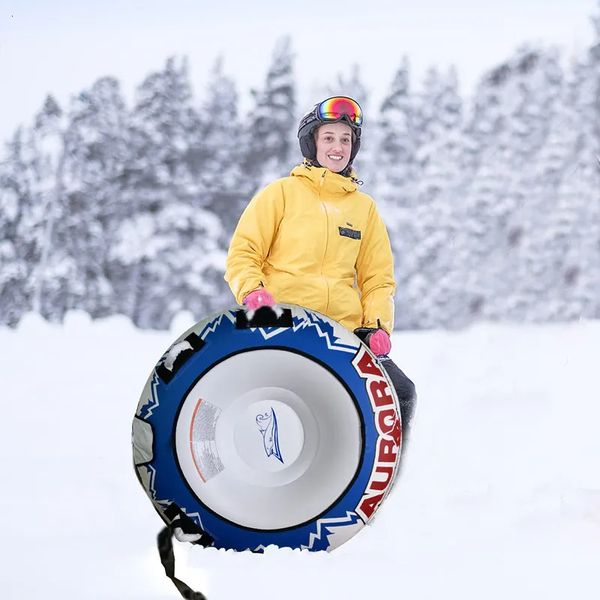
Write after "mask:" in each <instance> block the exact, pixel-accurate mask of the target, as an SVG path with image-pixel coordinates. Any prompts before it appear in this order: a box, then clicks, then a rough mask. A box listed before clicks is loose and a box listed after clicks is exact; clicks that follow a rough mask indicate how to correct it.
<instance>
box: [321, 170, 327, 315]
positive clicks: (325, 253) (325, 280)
mask: <svg viewBox="0 0 600 600" xmlns="http://www.w3.org/2000/svg"><path fill="white" fill-rule="evenodd" d="M326 173H327V171H323V174H322V175H321V181H320V184H319V199H320V200H321V205H322V206H323V210H324V211H325V251H324V252H323V258H322V259H321V279H323V283H324V285H325V310H324V311H323V312H324V313H325V314H327V311H328V310H329V285H328V283H327V279H326V278H325V275H323V265H324V264H325V257H326V256H327V246H329V213H328V212H327V204H326V203H325V202H323V199H322V198H321V191H322V189H323V184H324V183H325V174H326Z"/></svg>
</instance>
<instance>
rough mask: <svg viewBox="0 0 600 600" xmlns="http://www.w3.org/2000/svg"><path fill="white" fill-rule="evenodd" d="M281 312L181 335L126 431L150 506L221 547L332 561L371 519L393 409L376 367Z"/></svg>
mask: <svg viewBox="0 0 600 600" xmlns="http://www.w3.org/2000/svg"><path fill="white" fill-rule="evenodd" d="M280 307H281V308H282V309H284V310H283V314H281V315H279V316H276V315H275V313H274V312H273V311H272V310H271V309H267V308H262V309H259V310H258V311H257V312H256V315H254V316H253V319H252V321H250V322H248V320H247V318H248V316H247V314H246V313H245V311H244V310H240V309H239V307H236V308H233V309H231V310H227V311H225V312H222V313H219V314H217V315H213V316H212V317H210V318H207V319H205V320H203V321H201V322H199V323H197V324H196V325H195V326H194V327H192V328H191V329H189V330H188V331H187V332H185V333H184V334H183V335H182V336H181V337H180V338H179V339H177V340H176V341H175V343H174V344H173V345H172V346H171V347H170V348H169V349H168V350H167V351H166V352H165V354H164V355H163V357H162V358H161V359H160V361H159V362H158V364H157V365H156V367H155V368H154V370H153V371H152V373H151V375H150V377H149V379H148V381H147V383H146V386H145V388H144V390H143V393H142V395H141V399H140V401H139V404H138V407H137V411H136V414H135V417H134V420H133V456H134V464H135V470H136V473H137V476H138V479H139V481H140V483H141V484H142V486H143V487H144V490H145V491H146V493H147V494H148V496H149V497H150V499H151V501H152V503H153V505H154V507H155V508H156V510H157V511H158V513H159V514H160V516H161V517H162V518H163V520H164V521H165V523H166V524H167V525H173V522H174V520H175V518H176V517H178V516H181V517H183V518H185V519H186V520H187V521H188V522H189V523H191V524H193V526H194V527H195V528H197V529H198V530H199V531H200V530H201V531H202V532H205V533H206V534H207V537H206V538H205V539H208V540H210V542H209V545H213V546H215V547H217V548H228V549H229V548H231V549H235V550H253V551H260V550H261V549H263V548H265V547H266V546H268V545H270V544H275V545H277V546H279V547H291V548H302V549H308V550H332V549H334V548H335V547H337V546H339V545H340V544H342V543H344V542H345V541H347V540H348V539H349V538H350V537H352V536H353V535H354V534H355V533H357V532H358V531H359V530H360V529H361V528H362V527H363V526H364V525H365V524H366V523H368V522H369V521H370V520H371V519H372V517H373V515H374V513H375V511H376V510H377V509H378V507H379V506H380V505H381V502H382V501H383V500H384V498H385V497H386V495H387V494H388V492H389V490H390V488H391V486H392V483H393V481H394V478H395V476H396V472H397V468H398V465H399V459H400V451H401V435H402V426H401V420H400V411H399V407H398V400H397V398H396V394H395V392H394V388H393V386H392V384H391V382H390V381H389V379H388V378H387V376H386V374H385V371H384V370H383V369H382V368H381V367H380V365H379V363H378V361H377V359H376V358H375V357H374V355H373V354H372V353H371V352H370V350H369V349H368V348H367V347H366V346H365V345H364V344H363V343H362V342H361V341H360V340H359V339H358V338H357V337H356V336H355V335H354V334H353V333H351V332H349V331H348V330H347V329H345V328H344V327H342V326H341V325H340V324H338V323H336V322H335V321H332V320H331V319H329V318H328V317H325V316H323V315H321V314H319V313H316V312H314V311H310V310H307V309H304V308H301V307H298V306H293V305H280ZM192 530H193V528H192ZM204 545H206V543H205V544H204Z"/></svg>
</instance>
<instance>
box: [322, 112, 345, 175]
mask: <svg viewBox="0 0 600 600" xmlns="http://www.w3.org/2000/svg"><path fill="white" fill-rule="evenodd" d="M315 143H316V145H317V161H318V162H319V164H320V165H321V166H322V167H327V168H328V169H329V170H330V171H333V172H334V173H340V172H341V171H343V170H344V169H345V168H346V167H347V166H348V163H349V162H350V152H351V150H352V128H351V127H350V125H346V123H341V122H338V123H325V124H324V125H321V126H320V127H319V129H318V130H317V133H316V135H315Z"/></svg>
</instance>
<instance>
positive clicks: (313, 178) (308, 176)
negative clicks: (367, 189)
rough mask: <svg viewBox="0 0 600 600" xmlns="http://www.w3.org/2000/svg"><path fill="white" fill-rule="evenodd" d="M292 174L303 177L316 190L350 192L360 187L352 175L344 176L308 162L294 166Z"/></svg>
mask: <svg viewBox="0 0 600 600" xmlns="http://www.w3.org/2000/svg"><path fill="white" fill-rule="evenodd" d="M352 174H353V176H354V175H355V173H352ZM290 175H291V176H292V177H299V178H301V179H302V180H303V181H306V182H307V183H309V184H310V185H311V186H312V187H314V188H315V190H320V191H322V192H325V193H327V194H334V195H343V194H349V193H351V192H355V191H356V190H357V188H358V186H357V185H356V183H355V182H354V181H353V179H351V178H350V177H344V176H343V175H340V174H339V173H334V172H333V171H330V170H329V169H327V168H325V167H315V166H313V165H309V164H307V163H306V162H305V163H303V164H301V165H298V166H296V167H294V168H293V169H292V172H291V173H290Z"/></svg>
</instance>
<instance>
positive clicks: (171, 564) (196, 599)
mask: <svg viewBox="0 0 600 600" xmlns="http://www.w3.org/2000/svg"><path fill="white" fill-rule="evenodd" d="M172 538H173V533H172V531H171V528H170V527H165V528H163V529H162V531H161V532H160V533H159V534H158V554H159V555H160V562H161V563H162V565H163V567H164V568H165V573H166V575H167V577H168V578H169V579H170V580H171V581H172V582H173V583H174V584H175V587H176V588H177V589H178V590H179V593H180V594H181V595H182V596H183V597H184V598H186V600H206V596H205V595H204V594H203V593H202V592H195V591H194V590H193V589H192V588H191V587H190V586H189V585H188V584H187V583H184V582H183V581H181V579H177V577H175V554H174V553H173V539H172Z"/></svg>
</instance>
